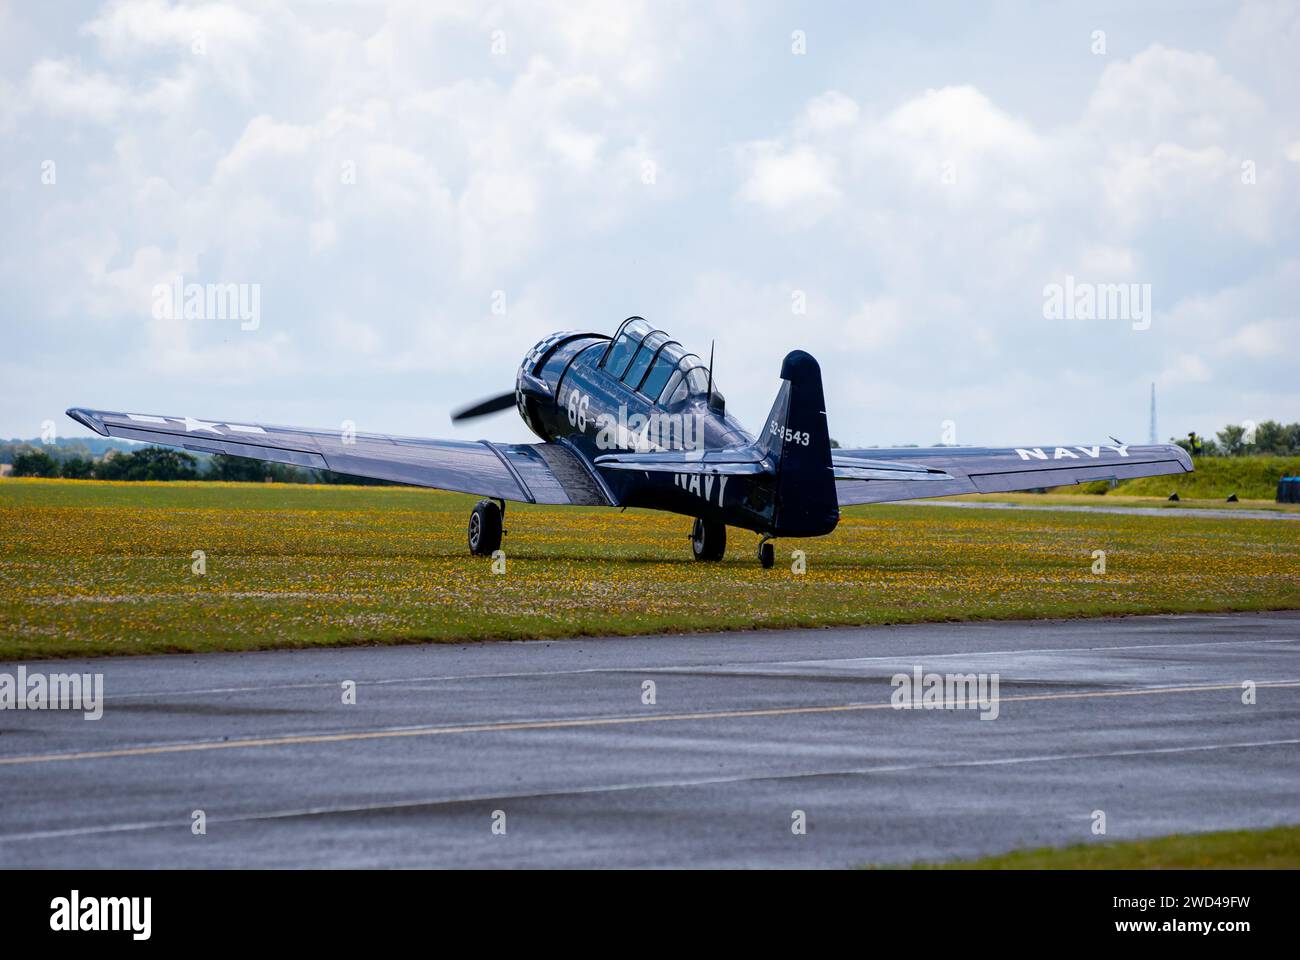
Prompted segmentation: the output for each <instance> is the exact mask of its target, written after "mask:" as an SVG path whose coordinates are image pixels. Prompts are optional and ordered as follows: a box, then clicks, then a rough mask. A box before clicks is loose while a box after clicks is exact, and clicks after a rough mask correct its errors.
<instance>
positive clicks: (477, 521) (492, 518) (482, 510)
mask: <svg viewBox="0 0 1300 960" xmlns="http://www.w3.org/2000/svg"><path fill="white" fill-rule="evenodd" d="M505 518H506V502H505V501H504V500H480V501H479V502H478V503H476V504H474V511H473V512H472V513H471V514H470V515H469V552H470V553H472V554H474V556H476V557H490V556H492V554H494V553H496V552H497V551H498V550H500V549H501V535H502V534H503V533H505V530H504V529H503V528H502V524H503V523H504V522H505Z"/></svg>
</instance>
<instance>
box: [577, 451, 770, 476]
mask: <svg viewBox="0 0 1300 960" xmlns="http://www.w3.org/2000/svg"><path fill="white" fill-rule="evenodd" d="M595 463H596V466H598V467H603V468H605V469H608V470H639V471H644V472H647V473H689V474H702V475H703V474H713V475H717V476H724V477H727V476H730V477H735V476H755V475H757V474H762V473H770V472H771V469H772V468H771V466H770V465H769V464H767V463H765V462H764V460H763V453H762V451H761V450H758V449H757V448H755V447H730V448H727V449H723V450H648V451H645V452H644V453H640V452H636V451H629V452H626V453H609V454H605V455H604V456H601V457H597V458H596V460H595Z"/></svg>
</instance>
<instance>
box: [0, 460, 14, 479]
mask: <svg viewBox="0 0 1300 960" xmlns="http://www.w3.org/2000/svg"><path fill="white" fill-rule="evenodd" d="M13 472H14V465H13V464H12V463H0V477H7V476H9V475H10V474H11V473H13Z"/></svg>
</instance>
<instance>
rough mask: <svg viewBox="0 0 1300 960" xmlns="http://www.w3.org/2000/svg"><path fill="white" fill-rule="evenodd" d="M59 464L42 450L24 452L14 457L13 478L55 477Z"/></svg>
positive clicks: (57, 473)
mask: <svg viewBox="0 0 1300 960" xmlns="http://www.w3.org/2000/svg"><path fill="white" fill-rule="evenodd" d="M58 475H59V464H58V461H56V460H55V459H54V458H53V457H51V456H50V455H49V454H48V453H46V452H45V451H44V450H25V451H23V452H22V453H19V454H17V455H15V456H14V476H15V477H57V476H58Z"/></svg>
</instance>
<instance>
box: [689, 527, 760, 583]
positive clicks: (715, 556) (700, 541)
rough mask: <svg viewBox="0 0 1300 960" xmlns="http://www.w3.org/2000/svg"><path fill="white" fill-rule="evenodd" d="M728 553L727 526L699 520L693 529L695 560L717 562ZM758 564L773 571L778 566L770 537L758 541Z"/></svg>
mask: <svg viewBox="0 0 1300 960" xmlns="http://www.w3.org/2000/svg"><path fill="white" fill-rule="evenodd" d="M726 552H727V525H726V524H725V523H719V522H718V521H716V520H703V519H698V518H697V519H696V521H695V526H694V527H692V528H691V553H692V554H693V555H694V557H695V559H696V560H707V561H710V562H717V561H718V560H721V559H722V555H723V554H724V553H726ZM758 562H759V565H760V566H762V568H763V569H764V570H771V569H772V567H773V566H774V565H775V564H776V550H775V548H773V546H772V543H771V539H770V538H769V537H763V539H761V540H759V541H758Z"/></svg>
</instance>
